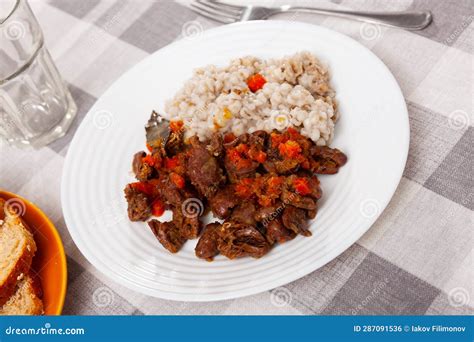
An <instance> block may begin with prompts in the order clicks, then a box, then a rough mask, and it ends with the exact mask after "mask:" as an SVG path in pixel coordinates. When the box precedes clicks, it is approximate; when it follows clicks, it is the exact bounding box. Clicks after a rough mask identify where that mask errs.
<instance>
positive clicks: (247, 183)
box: [235, 178, 253, 198]
mask: <svg viewBox="0 0 474 342" xmlns="http://www.w3.org/2000/svg"><path fill="white" fill-rule="evenodd" d="M252 183H253V181H252V179H251V178H244V179H241V180H240V181H239V183H237V184H236V185H235V194H236V195H237V196H239V197H242V198H249V197H251V196H252V195H253V189H252Z"/></svg>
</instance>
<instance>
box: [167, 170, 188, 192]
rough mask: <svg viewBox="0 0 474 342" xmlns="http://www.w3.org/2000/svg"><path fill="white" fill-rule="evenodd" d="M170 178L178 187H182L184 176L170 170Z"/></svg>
mask: <svg viewBox="0 0 474 342" xmlns="http://www.w3.org/2000/svg"><path fill="white" fill-rule="evenodd" d="M170 180H171V181H172V182H173V183H174V185H176V187H177V188H178V189H183V188H184V185H185V181H184V178H183V177H182V176H180V175H178V174H177V173H174V172H172V173H171V174H170Z"/></svg>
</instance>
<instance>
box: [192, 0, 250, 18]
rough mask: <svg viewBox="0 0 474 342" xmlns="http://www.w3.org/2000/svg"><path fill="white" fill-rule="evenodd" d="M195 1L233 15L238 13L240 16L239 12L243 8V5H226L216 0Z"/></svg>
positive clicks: (240, 12)
mask: <svg viewBox="0 0 474 342" xmlns="http://www.w3.org/2000/svg"><path fill="white" fill-rule="evenodd" d="M196 2H198V3H200V4H203V5H205V6H208V7H210V8H212V9H215V10H218V11H222V12H226V13H227V14H231V15H233V16H235V15H238V16H240V14H242V11H243V10H244V8H243V7H239V6H230V5H227V4H224V3H222V2H218V1H212V0H196Z"/></svg>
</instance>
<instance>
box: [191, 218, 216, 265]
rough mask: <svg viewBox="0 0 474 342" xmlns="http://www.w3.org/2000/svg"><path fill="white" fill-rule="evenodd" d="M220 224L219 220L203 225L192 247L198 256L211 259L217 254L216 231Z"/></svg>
mask: <svg viewBox="0 0 474 342" xmlns="http://www.w3.org/2000/svg"><path fill="white" fill-rule="evenodd" d="M220 226H221V224H220V223H219V222H213V223H209V224H208V225H206V227H204V230H203V232H202V235H201V237H200V238H199V241H198V243H197V245H196V248H195V249H194V252H195V253H196V256H197V257H198V258H200V259H206V260H207V261H212V259H213V258H214V257H215V256H216V255H217V254H219V249H218V248H217V238H218V234H217V231H218V229H219V228H220Z"/></svg>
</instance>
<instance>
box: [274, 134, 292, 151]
mask: <svg viewBox="0 0 474 342" xmlns="http://www.w3.org/2000/svg"><path fill="white" fill-rule="evenodd" d="M270 138H271V141H272V147H274V148H275V147H277V146H278V145H280V144H281V143H284V142H285V141H286V140H288V139H286V138H285V136H284V135H283V134H278V133H271V135H270Z"/></svg>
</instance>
